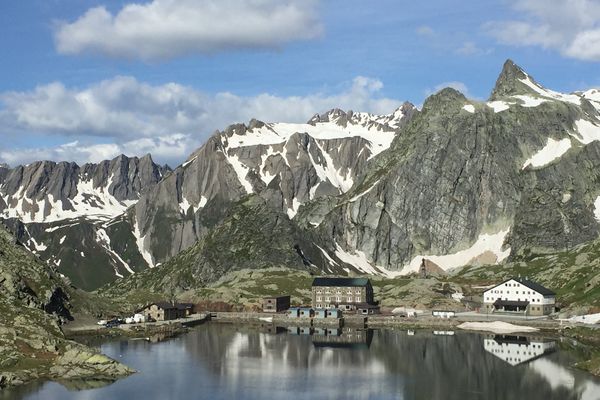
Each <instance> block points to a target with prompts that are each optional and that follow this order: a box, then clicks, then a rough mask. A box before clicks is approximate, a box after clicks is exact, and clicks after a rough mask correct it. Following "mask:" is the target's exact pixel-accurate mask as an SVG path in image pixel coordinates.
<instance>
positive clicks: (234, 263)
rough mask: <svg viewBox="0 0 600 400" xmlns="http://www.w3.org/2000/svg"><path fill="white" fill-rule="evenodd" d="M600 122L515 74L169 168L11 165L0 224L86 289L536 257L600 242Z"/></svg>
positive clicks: (202, 154)
mask: <svg viewBox="0 0 600 400" xmlns="http://www.w3.org/2000/svg"><path fill="white" fill-rule="evenodd" d="M599 110H600V91H598V90H595V89H594V90H589V91H586V92H576V93H571V94H562V93H558V92H555V91H552V90H549V89H547V88H544V87H543V86H542V85H541V84H539V83H538V82H536V81H535V79H534V78H533V77H531V76H530V75H529V74H527V73H526V72H525V71H523V70H522V69H521V68H520V67H518V66H517V65H515V64H514V63H513V62H512V61H510V60H508V61H507V62H506V63H505V64H504V66H503V68H502V71H501V73H500V76H499V77H498V79H497V82H496V85H495V87H494V88H493V90H492V92H491V95H490V97H489V99H488V100H485V101H479V100H473V99H468V98H466V97H465V96H464V95H463V94H461V93H459V92H458V91H456V90H454V89H450V88H447V89H443V90H441V91H439V92H438V93H436V94H433V95H431V96H430V97H429V98H427V99H426V100H425V102H424V104H423V106H422V107H421V108H420V109H418V108H417V107H415V106H414V105H412V104H410V103H408V102H407V103H404V104H403V105H402V106H401V107H400V108H398V109H397V110H395V111H393V112H392V113H391V114H389V115H373V114H369V113H364V112H353V111H342V110H339V109H333V110H330V111H328V112H326V113H324V114H321V115H315V116H314V117H313V118H311V119H310V120H309V121H307V123H305V124H289V123H266V122H262V121H258V120H252V121H250V122H249V123H248V124H235V125H231V126H229V127H227V128H226V129H224V130H223V131H217V132H215V133H214V134H213V135H212V136H211V137H210V138H209V139H208V140H207V141H206V143H205V144H204V145H203V146H202V147H201V148H199V149H198V150H196V151H195V152H194V153H192V154H191V155H190V156H189V158H188V159H187V161H186V162H184V163H183V164H182V165H180V166H178V167H177V168H175V169H173V170H171V169H169V168H168V167H166V166H164V167H163V166H159V165H157V164H155V163H154V162H153V161H152V159H151V157H150V156H146V157H143V158H140V159H138V158H128V157H125V156H120V157H118V158H116V159H114V160H111V161H105V162H102V163H99V164H86V165H84V166H81V167H80V166H78V165H76V164H74V163H54V162H47V161H42V162H37V163H33V164H30V165H27V166H18V167H16V168H12V169H11V168H8V167H7V166H0V217H1V218H2V219H3V220H4V222H5V224H6V225H7V226H8V227H9V228H10V229H11V230H12V231H13V232H14V233H15V234H16V236H17V238H18V239H19V240H20V241H21V242H22V243H24V244H25V245H26V246H27V247H28V248H29V249H30V250H31V251H33V252H35V253H36V254H37V255H38V256H39V257H40V258H42V259H43V260H46V261H48V262H49V263H51V264H53V265H54V266H55V267H56V268H57V269H58V270H59V271H60V272H61V273H62V274H64V275H66V276H67V277H68V278H69V279H70V280H71V282H72V283H73V284H75V285H76V286H79V287H81V288H84V289H88V290H91V289H96V288H98V287H99V286H101V285H104V284H107V283H110V282H112V281H114V280H115V279H117V278H120V277H123V279H122V280H119V283H118V284H117V285H122V286H123V287H128V288H131V287H139V286H143V285H145V286H148V285H150V286H153V287H164V286H165V285H169V286H172V287H173V288H175V289H186V288H190V287H195V286H201V285H205V284H207V283H210V282H213V281H215V280H217V279H218V278H219V277H221V276H222V275H223V274H225V273H227V272H229V271H233V270H237V269H261V268H267V267H289V268H296V269H302V270H308V271H311V272H314V273H331V274H344V275H346V274H355V273H359V274H377V275H384V276H388V277H393V276H397V275H405V274H410V273H413V272H416V271H418V269H419V266H420V265H421V262H422V260H423V258H426V259H427V260H428V265H433V266H434V267H435V269H436V270H438V271H448V270H451V269H453V268H457V267H461V266H463V265H467V264H471V265H473V264H474V265H484V264H496V263H501V262H504V261H506V260H519V259H530V258H532V257H534V256H536V255H540V254H548V253H552V252H556V251H562V250H568V249H570V248H573V247H576V246H578V245H582V244H585V243H589V242H591V241H594V240H595V239H597V238H598V236H599V230H600V222H599V219H600V177H599V176H598V172H597V171H600V169H599V166H600V165H599V164H600V142H599V141H600V112H599ZM432 268H433V267H432Z"/></svg>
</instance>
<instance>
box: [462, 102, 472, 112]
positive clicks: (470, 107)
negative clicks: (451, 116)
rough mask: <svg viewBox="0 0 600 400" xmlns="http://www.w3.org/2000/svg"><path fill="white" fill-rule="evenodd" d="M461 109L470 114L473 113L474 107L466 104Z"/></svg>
mask: <svg viewBox="0 0 600 400" xmlns="http://www.w3.org/2000/svg"><path fill="white" fill-rule="evenodd" d="M462 109H463V110H465V111H466V112H470V113H471V114H473V113H475V106H473V105H472V104H466V105H464V106H463V108H462Z"/></svg>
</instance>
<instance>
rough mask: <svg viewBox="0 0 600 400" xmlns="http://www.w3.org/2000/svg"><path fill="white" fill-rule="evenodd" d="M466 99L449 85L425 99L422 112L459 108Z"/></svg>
mask: <svg viewBox="0 0 600 400" xmlns="http://www.w3.org/2000/svg"><path fill="white" fill-rule="evenodd" d="M466 101H467V98H466V97H465V95H464V94H462V93H461V92H459V91H458V90H456V89H453V88H451V87H447V88H444V89H442V90H440V91H439V92H437V93H434V94H432V95H431V96H429V97H428V98H426V99H425V102H424V103H423V112H428V111H432V110H440V111H442V112H444V111H446V110H448V109H449V108H452V107H456V108H460V107H462V106H463V104H464V103H465V102H466Z"/></svg>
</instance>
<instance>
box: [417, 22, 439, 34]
mask: <svg viewBox="0 0 600 400" xmlns="http://www.w3.org/2000/svg"><path fill="white" fill-rule="evenodd" d="M416 32H417V34H419V35H420V36H425V37H433V36H435V35H436V34H435V31H434V30H433V28H432V27H430V26H427V25H421V26H419V27H418V28H417V30H416Z"/></svg>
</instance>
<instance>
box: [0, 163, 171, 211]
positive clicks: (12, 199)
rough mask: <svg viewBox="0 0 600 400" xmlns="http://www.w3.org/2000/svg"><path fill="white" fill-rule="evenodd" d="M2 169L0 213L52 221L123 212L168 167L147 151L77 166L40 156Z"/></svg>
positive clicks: (159, 177)
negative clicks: (35, 159)
mask: <svg viewBox="0 0 600 400" xmlns="http://www.w3.org/2000/svg"><path fill="white" fill-rule="evenodd" d="M1 171H2V172H0V195H1V196H2V197H3V204H0V217H1V218H19V219H21V220H22V221H24V222H48V221H49V220H54V221H57V220H61V219H69V218H76V217H79V216H85V215H87V214H94V215H97V216H102V217H105V218H110V217H113V216H115V215H117V214H119V213H120V212H122V211H124V210H125V208H127V206H129V205H131V204H132V202H135V201H137V199H138V198H139V196H140V194H141V193H143V192H144V191H145V190H147V189H148V188H149V187H151V186H153V185H154V184H156V183H157V182H158V181H159V180H161V179H162V176H163V174H164V173H165V172H166V171H167V170H166V169H165V168H164V167H161V166H159V165H157V164H155V163H154V162H153V161H152V158H151V157H150V156H149V155H147V156H145V157H143V158H141V159H139V158H137V157H131V158H130V157H126V156H124V155H120V156H118V157H116V158H114V159H113V160H106V161H102V162H100V163H98V164H92V163H87V164H84V165H83V166H81V167H80V166H79V165H77V164H76V163H74V162H59V163H56V162H53V161H38V162H34V163H31V164H29V165H26V166H18V167H16V168H13V169H8V170H6V169H3V170H1Z"/></svg>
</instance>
